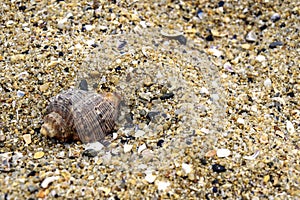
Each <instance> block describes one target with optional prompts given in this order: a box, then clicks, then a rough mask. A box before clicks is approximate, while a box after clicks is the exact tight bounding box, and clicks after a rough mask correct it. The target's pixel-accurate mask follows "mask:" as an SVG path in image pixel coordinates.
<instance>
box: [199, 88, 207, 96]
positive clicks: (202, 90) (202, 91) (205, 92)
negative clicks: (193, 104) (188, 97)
mask: <svg viewBox="0 0 300 200" xmlns="http://www.w3.org/2000/svg"><path fill="white" fill-rule="evenodd" d="M200 94H206V95H207V94H209V91H208V89H207V88H206V87H202V88H201V89H200Z"/></svg>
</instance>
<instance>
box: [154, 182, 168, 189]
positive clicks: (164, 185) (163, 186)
mask: <svg viewBox="0 0 300 200" xmlns="http://www.w3.org/2000/svg"><path fill="white" fill-rule="evenodd" d="M155 185H156V186H157V189H158V190H160V191H165V190H166V189H167V188H168V187H169V186H170V183H169V182H164V181H157V182H155Z"/></svg>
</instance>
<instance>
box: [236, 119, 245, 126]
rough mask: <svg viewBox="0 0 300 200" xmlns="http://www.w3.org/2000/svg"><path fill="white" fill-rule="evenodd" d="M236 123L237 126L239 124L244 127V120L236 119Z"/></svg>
mask: <svg viewBox="0 0 300 200" xmlns="http://www.w3.org/2000/svg"><path fill="white" fill-rule="evenodd" d="M236 122H237V123H238V124H241V125H244V124H245V120H244V119H242V118H238V119H237V120H236Z"/></svg>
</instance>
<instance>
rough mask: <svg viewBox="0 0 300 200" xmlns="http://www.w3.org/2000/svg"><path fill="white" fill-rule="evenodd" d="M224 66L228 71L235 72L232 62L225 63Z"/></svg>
mask: <svg viewBox="0 0 300 200" xmlns="http://www.w3.org/2000/svg"><path fill="white" fill-rule="evenodd" d="M223 67H224V69H225V70H226V71H228V72H233V69H232V65H231V63H230V62H226V63H224V65H223Z"/></svg>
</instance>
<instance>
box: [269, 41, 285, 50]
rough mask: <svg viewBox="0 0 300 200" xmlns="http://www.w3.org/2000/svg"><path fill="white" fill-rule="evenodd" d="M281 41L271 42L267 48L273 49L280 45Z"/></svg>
mask: <svg viewBox="0 0 300 200" xmlns="http://www.w3.org/2000/svg"><path fill="white" fill-rule="evenodd" d="M282 45H283V43H282V42H281V41H276V42H272V43H271V44H270V45H269V48H270V49H274V48H276V47H277V46H282Z"/></svg>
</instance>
